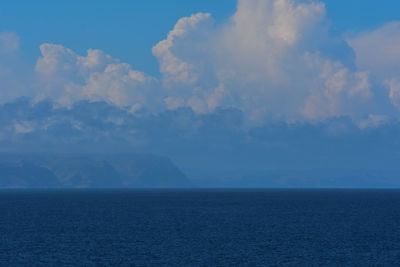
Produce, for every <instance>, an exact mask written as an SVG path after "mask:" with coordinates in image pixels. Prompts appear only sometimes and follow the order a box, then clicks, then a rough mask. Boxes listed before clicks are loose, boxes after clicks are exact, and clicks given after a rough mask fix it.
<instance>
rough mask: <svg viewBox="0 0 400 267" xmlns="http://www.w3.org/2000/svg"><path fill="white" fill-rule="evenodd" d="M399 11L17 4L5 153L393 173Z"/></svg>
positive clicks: (4, 77)
mask: <svg viewBox="0 0 400 267" xmlns="http://www.w3.org/2000/svg"><path fill="white" fill-rule="evenodd" d="M399 8H400V3H399V2H398V1H394V0H387V1H385V2H384V4H382V2H381V1H373V0H366V1H356V0H353V1H346V2H344V1H335V0H325V1H322V0H321V1H319V0H238V1H235V0H219V1H211V0H204V1H183V0H171V1H156V0H147V1H84V2H82V1H77V0H71V1H68V2H67V1H44V0H38V1H18V0H16V1H7V2H6V3H2V5H1V7H0V81H1V83H0V110H1V113H0V122H1V124H0V143H1V145H2V148H1V149H0V150H1V151H3V152H10V151H14V152H15V151H19V152H21V151H22V152H26V151H30V152H35V151H40V152H43V151H56V152H57V151H58V152H60V151H75V152H76V151H80V150H81V149H82V148H85V150H86V151H94V152H100V151H102V152H107V153H111V152H121V151H127V150H129V151H138V152H143V153H155V154H162V155H166V156H169V157H171V158H172V159H173V160H174V162H176V163H177V164H178V166H180V167H181V168H184V169H186V170H199V168H204V169H208V170H211V171H215V170H229V169H232V165H235V166H236V167H237V168H238V169H240V170H243V172H246V171H248V170H257V169H266V168H267V169H299V168H303V169H304V168H308V169H313V168H353V169H354V168H355V169H363V168H366V167H368V168H372V169H393V168H396V167H395V166H397V165H396V164H395V163H396V162H397V160H398V157H399V154H398V152H397V148H398V146H399V144H400V138H399V136H400V135H398V134H399V129H400V127H399V119H400V63H399V62H400V14H399V13H398V12H396V11H397V10H399ZM99 144H101V145H99ZM194 152H195V153H194ZM382 155H384V156H382ZM267 162H268V164H267Z"/></svg>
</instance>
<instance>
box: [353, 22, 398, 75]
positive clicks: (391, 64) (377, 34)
mask: <svg viewBox="0 0 400 267" xmlns="http://www.w3.org/2000/svg"><path fill="white" fill-rule="evenodd" d="M349 44H350V45H351V46H352V47H353V48H354V51H355V53H356V56H357V57H356V63H357V66H358V68H360V69H362V70H364V71H369V72H371V73H373V74H374V75H376V76H377V77H379V78H380V79H388V78H393V77H394V76H398V75H399V74H400V49H399V47H400V22H391V23H388V24H386V25H384V26H382V27H380V28H378V29H375V30H372V31H366V32H363V33H360V34H358V35H357V36H356V37H354V38H353V39H351V40H349Z"/></svg>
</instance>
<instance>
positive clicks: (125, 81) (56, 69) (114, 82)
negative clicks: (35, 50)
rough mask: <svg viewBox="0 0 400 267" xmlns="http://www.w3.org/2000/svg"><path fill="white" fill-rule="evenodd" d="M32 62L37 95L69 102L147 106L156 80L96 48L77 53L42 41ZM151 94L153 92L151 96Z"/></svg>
mask: <svg viewBox="0 0 400 267" xmlns="http://www.w3.org/2000/svg"><path fill="white" fill-rule="evenodd" d="M40 50H41V53H42V56H41V57H40V58H39V59H38V61H37V64H36V73H37V74H38V78H39V87H40V88H41V89H40V91H39V95H38V97H41V98H51V99H54V100H56V101H58V102H59V103H60V104H65V105H70V104H72V103H73V102H75V101H79V100H91V101H106V102H109V103H113V104H115V105H117V106H121V107H122V106H136V107H137V106H140V107H142V106H143V107H147V106H151V105H152V104H151V103H150V99H149V98H150V97H152V98H153V100H154V99H156V97H155V96H154V92H153V91H152V90H154V87H155V83H156V82H157V81H156V79H154V78H152V77H150V76H147V75H146V74H145V73H143V72H140V71H136V70H134V69H132V67H131V66H130V65H129V64H126V63H121V62H120V61H119V60H117V59H114V58H112V57H111V56H110V55H107V54H105V53H104V52H102V51H100V50H92V49H89V50H88V53H87V55H86V56H80V55H77V54H76V53H75V52H73V51H72V50H70V49H68V48H65V47H63V46H62V45H54V44H43V45H41V47H40ZM152 94H153V95H152Z"/></svg>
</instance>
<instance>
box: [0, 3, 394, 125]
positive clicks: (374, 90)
mask: <svg viewBox="0 0 400 267" xmlns="http://www.w3.org/2000/svg"><path fill="white" fill-rule="evenodd" d="M333 23H334V22H333ZM399 25H400V24H399V22H392V23H389V24H387V25H384V26H383V27H381V28H379V29H375V30H373V31H366V32H362V33H360V34H358V35H356V36H353V37H352V38H350V39H345V38H344V37H343V36H342V35H341V34H340V33H337V32H335V31H334V30H333V26H332V22H331V21H330V20H329V19H328V18H327V15H326V8H325V5H324V3H322V2H320V1H317V0H311V1H301V0H299V1H296V0H239V1H238V5H237V10H236V12H235V13H234V14H233V15H232V16H231V17H230V18H229V19H228V20H227V21H224V22H215V21H214V19H213V18H212V14H208V13H198V14H194V15H192V16H189V17H185V18H182V19H180V20H179V21H178V22H177V23H176V25H175V26H174V27H173V28H172V29H171V31H170V32H169V33H168V34H167V36H166V38H165V39H164V40H161V41H160V42H159V43H157V44H156V45H155V46H154V47H153V55H154V56H155V57H156V58H157V60H158V61H159V64H160V74H161V76H160V77H159V78H156V77H151V76H150V75H147V74H146V73H143V72H141V71H140V70H135V69H134V68H132V66H131V65H129V64H127V63H123V62H121V61H120V60H118V59H115V58H113V57H112V56H111V55H107V54H106V53H104V52H103V51H100V50H95V49H89V50H88V51H87V54H86V55H78V54H77V53H75V52H74V51H72V50H71V49H68V48H66V47H64V46H62V45H58V44H50V43H44V44H42V45H41V46H40V52H41V56H40V58H39V59H38V60H37V63H36V66H35V67H34V70H33V71H32V72H33V77H34V78H33V79H31V80H29V82H26V83H25V84H20V82H17V81H19V79H18V77H19V76H20V75H19V74H18V71H16V70H12V69H11V70H10V68H7V67H6V66H5V65H4V64H0V77H7V79H4V81H5V82H4V83H3V85H2V89H1V93H0V96H1V98H2V102H3V103H4V102H7V101H8V100H10V99H13V98H16V97H20V96H28V97H31V98H33V99H35V100H36V101H41V100H44V99H49V100H52V101H54V102H55V103H57V104H58V105H61V106H72V105H73V104H74V103H78V102H80V101H89V102H96V101H104V102H106V103H110V104H113V105H115V106H116V107H119V108H122V109H123V110H129V111H130V112H133V113H135V112H143V111H146V112H147V111H149V112H152V113H154V114H156V113H158V112H163V111H166V110H175V109H179V108H185V107H187V108H191V109H192V110H193V111H194V112H195V113H196V114H212V113H213V112H214V111H215V110H218V109H221V108H233V109H237V110H240V111H241V112H243V116H244V118H245V121H247V122H248V123H250V124H251V123H262V122H265V121H268V120H271V119H273V120H276V119H278V120H283V121H287V122H288V121H304V120H311V121H313V120H325V119H329V118H334V117H343V116H346V117H349V118H351V119H352V120H354V121H356V122H357V123H358V125H359V126H360V127H361V128H366V127H368V125H376V124H377V123H378V124H380V123H384V122H386V121H387V120H388V119H389V118H396V117H398V110H396V109H400V79H399V78H398V77H399V74H400V64H399V62H400V52H399V51H400V50H399V49H398V47H399V44H400V26H399ZM18 49H19V37H18V36H17V35H16V34H14V33H8V32H3V33H0V58H1V59H2V61H3V62H5V59H6V58H8V59H7V60H9V58H10V55H12V54H16V53H18ZM10 71H11V72H12V75H10ZM10 77H11V78H10ZM18 129H19V131H22V132H24V131H29V129H30V127H29V126H27V125H23V124H21V125H19V126H18Z"/></svg>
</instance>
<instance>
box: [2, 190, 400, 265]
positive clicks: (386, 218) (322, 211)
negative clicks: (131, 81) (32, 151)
mask: <svg viewBox="0 0 400 267" xmlns="http://www.w3.org/2000/svg"><path fill="white" fill-rule="evenodd" d="M0 211H1V216H0V265H5V266H16V265H34V264H38V265H138V266H141V265H153V266H158V265H170V266H185V265H187V266H189V265H195V266H196V265H203V266H221V265H222V266H233V265H244V266H247V265H249V266H263V265H310V264H312V265H360V266H362V265H377V264H379V265H382V264H386V265H399V264H400V191H396V190H141V191H135V190H120V191H116V190H108V191H106V190H75V191H74V190H56V191H43V190H42V191H41V190H37V191H24V190H3V191H0Z"/></svg>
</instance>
